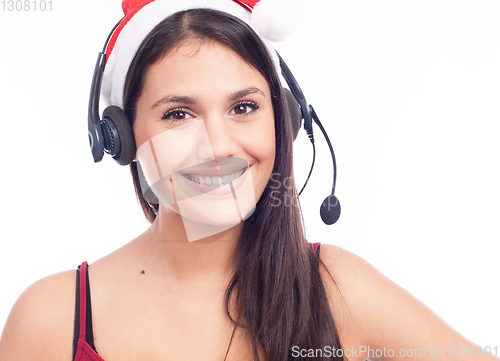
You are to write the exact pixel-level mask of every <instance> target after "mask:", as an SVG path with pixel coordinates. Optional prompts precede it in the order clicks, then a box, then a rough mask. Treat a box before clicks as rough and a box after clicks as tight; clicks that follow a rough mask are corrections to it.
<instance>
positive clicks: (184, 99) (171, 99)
mask: <svg viewBox="0 0 500 361" xmlns="http://www.w3.org/2000/svg"><path fill="white" fill-rule="evenodd" d="M255 93H260V94H262V95H263V96H264V97H265V96H266V94H264V92H263V91H262V90H260V89H259V88H255V87H250V88H247V89H244V90H240V91H237V92H234V93H233V94H231V96H230V98H229V100H230V101H235V100H238V99H241V98H244V97H246V96H247V95H249V94H255ZM165 103H184V104H197V103H198V102H197V101H196V99H195V98H192V97H189V96H173V95H167V96H165V97H163V98H161V99H160V100H158V101H157V102H156V103H154V104H153V105H152V106H151V109H153V108H156V107H157V106H159V105H160V104H165Z"/></svg>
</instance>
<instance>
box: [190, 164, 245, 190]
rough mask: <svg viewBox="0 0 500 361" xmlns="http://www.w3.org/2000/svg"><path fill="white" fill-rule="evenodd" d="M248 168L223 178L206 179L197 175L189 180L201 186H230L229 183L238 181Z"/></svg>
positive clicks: (191, 176)
mask: <svg viewBox="0 0 500 361" xmlns="http://www.w3.org/2000/svg"><path fill="white" fill-rule="evenodd" d="M247 169H248V168H245V169H242V170H240V171H238V172H236V173H232V174H227V175H225V176H223V177H222V178H219V177H204V176H196V175H189V176H187V178H188V179H189V180H190V181H192V182H195V183H198V184H201V185H207V186H210V185H220V184H221V183H222V184H228V183H229V182H234V181H235V180H236V179H238V178H239V177H240V176H241V175H242V174H243V173H244V172H245V171H246V170H247Z"/></svg>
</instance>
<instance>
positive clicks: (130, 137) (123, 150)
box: [102, 105, 136, 165]
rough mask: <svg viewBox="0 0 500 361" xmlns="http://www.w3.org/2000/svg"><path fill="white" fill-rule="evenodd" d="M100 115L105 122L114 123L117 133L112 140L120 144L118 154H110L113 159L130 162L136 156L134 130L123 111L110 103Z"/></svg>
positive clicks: (123, 163) (124, 163) (123, 162)
mask: <svg viewBox="0 0 500 361" xmlns="http://www.w3.org/2000/svg"><path fill="white" fill-rule="evenodd" d="M102 117H103V121H104V122H105V123H109V125H114V127H116V131H117V133H118V136H117V137H116V136H115V139H114V141H115V142H116V143H119V144H120V151H119V154H112V155H113V159H114V160H116V162H117V163H118V164H120V165H127V164H130V163H132V161H133V160H134V159H135V157H136V146H135V139H134V132H133V131H132V126H131V125H130V122H129V120H128V118H127V116H126V115H125V112H124V111H123V110H122V109H121V108H119V107H117V106H114V105H112V106H109V107H107V108H106V109H104V112H103V114H102Z"/></svg>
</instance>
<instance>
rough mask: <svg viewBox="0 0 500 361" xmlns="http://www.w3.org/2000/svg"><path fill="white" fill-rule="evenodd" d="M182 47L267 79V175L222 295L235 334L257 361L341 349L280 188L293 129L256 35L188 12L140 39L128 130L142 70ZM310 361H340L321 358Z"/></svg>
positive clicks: (286, 192)
mask: <svg viewBox="0 0 500 361" xmlns="http://www.w3.org/2000/svg"><path fill="white" fill-rule="evenodd" d="M188 40H189V41H199V42H207V41H212V42H219V43H222V44H225V45H226V46H229V47H230V48H231V49H233V50H234V51H235V52H236V53H237V54H239V56H240V57H241V58H242V59H243V60H244V61H246V62H247V63H248V64H250V65H251V66H253V67H254V68H255V69H257V70H258V71H259V72H260V73H261V74H262V75H263V77H264V78H265V79H266V81H267V83H268V85H269V87H270V90H271V97H272V105H273V110H274V119H275V120H274V123H275V134H276V158H275V162H274V169H273V175H272V179H271V180H270V182H268V184H267V186H266V188H265V190H264V192H263V194H262V196H261V197H260V199H259V201H258V202H257V206H256V209H255V211H254V213H253V214H252V215H251V216H250V217H249V218H248V219H247V220H245V221H244V223H243V231H242V234H241V237H240V239H239V242H238V245H237V248H236V258H237V270H236V272H235V274H234V275H233V277H232V279H231V281H230V283H229V285H228V287H227V289H226V295H225V306H226V310H227V314H228V316H229V318H230V319H231V320H232V321H233V322H234V323H235V328H236V327H241V328H243V329H244V331H245V332H246V334H247V335H248V337H249V339H250V342H251V347H252V350H253V354H254V359H255V360H261V359H260V358H259V355H261V356H262V357H263V358H264V359H265V360H273V361H274V360H280V361H281V360H292V359H293V360H300V359H301V357H300V356H299V357H294V356H297V354H295V355H294V352H293V351H292V348H293V350H301V349H315V350H318V349H321V350H323V349H324V350H327V349H326V347H331V348H333V347H334V348H335V349H340V348H341V345H340V340H339V337H338V332H337V328H336V326H335V323H334V321H333V316H332V313H331V310H330V306H329V302H328V298H327V295H326V292H325V288H324V286H323V282H322V279H321V276H320V273H319V265H320V263H321V261H320V260H319V259H318V257H317V256H316V255H315V254H314V252H312V250H311V247H310V246H309V244H308V242H307V241H306V239H305V236H304V229H303V226H302V224H303V222H302V216H301V212H300V207H299V203H298V201H297V190H296V188H295V184H292V187H290V186H289V185H288V183H285V182H286V180H290V179H293V172H292V164H293V160H292V139H293V138H292V125H291V121H290V116H289V113H288V108H287V103H286V98H285V95H284V93H283V88H282V86H281V83H280V80H279V78H278V74H277V72H276V69H275V67H274V65H273V61H272V58H271V56H270V55H269V53H268V51H267V48H266V47H265V45H264V44H263V42H262V41H261V40H260V38H259V37H258V36H257V35H256V34H255V32H254V31H253V30H252V29H251V28H250V27H249V26H248V25H246V24H245V23H244V22H242V21H241V20H239V19H237V18H236V17H233V16H231V15H228V14H226V13H223V12H219V11H215V10H208V9H193V10H187V11H183V12H178V13H175V14H174V15H171V16H169V17H168V18H166V19H164V20H163V21H162V22H160V23H159V24H158V25H157V26H156V27H155V28H154V29H153V30H152V31H151V33H150V34H149V35H148V36H147V37H146V39H144V41H143V43H142V44H141V46H140V47H139V49H138V51H137V54H136V56H135V58H134V59H133V61H132V64H131V66H130V68H129V71H128V73H127V78H126V82H125V88H124V106H125V109H124V110H125V113H126V114H127V116H128V117H129V119H130V120H131V121H132V122H133V121H134V119H135V116H136V114H135V112H136V104H137V100H138V98H139V96H140V94H141V91H142V87H143V81H144V76H145V73H146V71H147V69H148V67H149V66H150V65H152V64H155V63H156V62H158V61H161V59H162V58H163V56H164V55H165V54H166V53H167V52H168V51H170V50H172V49H173V48H175V47H178V46H181V45H182V44H183V43H184V42H185V41H188ZM131 173H132V177H133V180H134V186H135V189H136V194H137V197H138V200H139V203H140V204H141V206H142V208H143V211H144V214H145V215H146V218H147V219H148V220H149V221H150V222H153V221H154V219H155V218H156V215H157V213H158V205H157V204H154V203H151V202H150V201H148V200H146V199H145V198H144V196H143V193H142V191H141V185H140V179H139V172H138V169H137V164H136V163H132V165H131ZM285 184H287V186H286V187H284V186H283V185H285ZM278 185H281V187H280V188H279V192H276V190H277V189H276V187H277V186H278ZM323 266H324V265H323ZM230 305H231V307H230ZM233 336H234V331H233ZM231 341H232V338H231ZM230 346H231V344H230V345H229V347H230ZM228 352H229V348H228V350H227V353H228ZM227 353H226V357H227ZM325 354H327V352H325ZM302 356H303V355H302ZM316 359H322V360H333V359H335V360H341V359H342V360H343V358H342V357H336V356H331V357H326V356H325V355H323V357H318V358H316Z"/></svg>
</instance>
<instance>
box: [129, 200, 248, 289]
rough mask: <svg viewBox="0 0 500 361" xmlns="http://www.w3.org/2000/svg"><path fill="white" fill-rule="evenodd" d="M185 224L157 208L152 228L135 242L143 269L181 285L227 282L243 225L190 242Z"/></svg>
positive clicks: (163, 209) (171, 212)
mask: <svg viewBox="0 0 500 361" xmlns="http://www.w3.org/2000/svg"><path fill="white" fill-rule="evenodd" d="M185 222H186V220H185V219H184V220H183V219H182V217H181V216H180V215H179V214H178V213H176V212H174V211H172V210H170V209H165V208H163V207H160V210H159V212H158V216H157V218H156V220H155V222H154V223H153V225H152V226H151V227H150V228H149V229H148V231H146V232H145V233H144V234H143V236H141V237H139V239H138V242H139V244H138V246H139V248H138V249H137V251H138V252H139V253H140V254H141V257H140V258H141V259H142V260H143V263H144V265H145V266H144V267H147V268H149V269H151V270H152V271H154V272H157V273H161V274H163V275H167V276H171V277H175V279H177V280H178V281H179V282H182V283H199V282H203V283H206V282H207V280H213V281H214V282H218V281H222V282H226V283H227V281H228V280H229V279H230V278H231V276H232V275H233V273H234V271H235V269H236V261H235V250H236V246H237V243H238V240H239V237H240V234H241V230H242V226H243V224H242V223H240V224H238V225H236V226H234V227H232V228H229V229H227V230H224V231H222V232H220V233H217V234H213V235H210V236H207V237H204V238H200V239H197V240H194V241H193V240H192V238H190V237H188V234H187V232H186V229H185V228H186V227H185V226H184V224H185ZM192 226H193V225H191V227H192ZM200 227H202V228H203V227H204V225H200Z"/></svg>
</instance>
